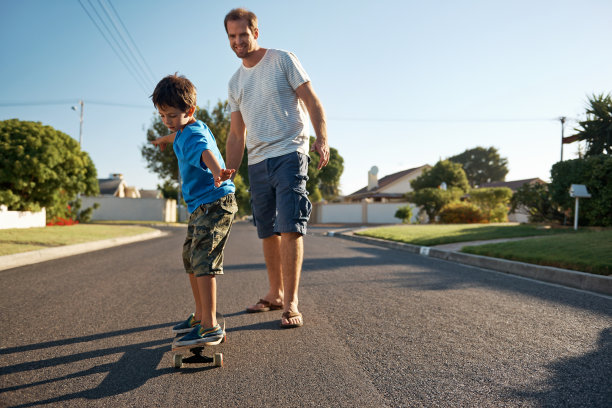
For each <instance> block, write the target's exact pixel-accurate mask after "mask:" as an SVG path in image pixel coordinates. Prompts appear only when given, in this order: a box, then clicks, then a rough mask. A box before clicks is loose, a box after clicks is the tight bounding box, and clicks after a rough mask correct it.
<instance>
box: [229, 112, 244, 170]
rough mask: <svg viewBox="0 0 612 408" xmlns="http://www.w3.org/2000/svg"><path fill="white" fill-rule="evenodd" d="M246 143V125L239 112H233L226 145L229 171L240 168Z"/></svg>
mask: <svg viewBox="0 0 612 408" xmlns="http://www.w3.org/2000/svg"><path fill="white" fill-rule="evenodd" d="M245 143H246V125H245V124H244V120H243V119H242V114H241V113H240V112H239V111H236V112H232V113H231V116H230V131H229V135H228V136H227V142H226V145H225V155H226V162H227V167H228V168H229V169H238V168H240V163H242V156H243V155H244V145H245Z"/></svg>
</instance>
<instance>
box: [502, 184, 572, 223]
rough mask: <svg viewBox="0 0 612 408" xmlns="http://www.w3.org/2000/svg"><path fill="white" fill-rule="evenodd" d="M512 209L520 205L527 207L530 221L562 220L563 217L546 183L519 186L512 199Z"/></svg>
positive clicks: (514, 209)
mask: <svg viewBox="0 0 612 408" xmlns="http://www.w3.org/2000/svg"><path fill="white" fill-rule="evenodd" d="M510 205H511V211H516V210H517V209H518V208H520V207H524V208H526V209H527V212H528V213H529V221H530V222H548V221H560V220H562V219H563V213H561V212H560V211H559V210H558V208H557V206H556V205H555V204H554V203H553V201H552V198H551V196H550V192H549V191H548V185H547V184H544V183H533V184H529V183H525V184H523V185H522V186H521V187H519V188H518V189H517V190H516V192H515V193H514V195H513V196H512V198H511V199H510Z"/></svg>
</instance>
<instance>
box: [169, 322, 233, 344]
mask: <svg viewBox="0 0 612 408" xmlns="http://www.w3.org/2000/svg"><path fill="white" fill-rule="evenodd" d="M224 336H225V332H224V331H223V329H222V328H221V326H220V325H216V326H214V327H211V328H208V329H204V328H203V327H202V325H200V324H198V325H197V326H196V327H194V328H193V330H191V331H190V332H189V334H187V335H185V336H183V337H181V338H180V339H179V340H177V341H176V342H175V343H174V346H176V347H182V346H198V345H204V346H214V345H216V344H219V343H221V342H222V341H223V337H224Z"/></svg>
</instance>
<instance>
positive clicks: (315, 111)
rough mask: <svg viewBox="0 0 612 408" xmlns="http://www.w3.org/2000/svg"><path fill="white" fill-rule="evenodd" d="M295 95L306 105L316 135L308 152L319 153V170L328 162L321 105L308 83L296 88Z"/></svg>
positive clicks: (324, 122) (325, 129)
mask: <svg viewBox="0 0 612 408" xmlns="http://www.w3.org/2000/svg"><path fill="white" fill-rule="evenodd" d="M295 93H296V94H297V96H298V98H300V99H301V100H302V101H303V102H304V105H306V109H307V110H308V115H309V116H310V121H311V122H312V127H313V128H314V131H315V134H316V135H317V139H316V140H315V142H314V144H313V145H312V148H311V149H310V151H313V152H314V151H315V150H316V151H317V153H319V157H320V160H319V165H318V166H317V168H318V169H319V170H321V169H322V168H323V167H325V166H326V165H327V163H328V162H329V145H328V143H327V124H326V121H325V111H324V110H323V105H322V104H321V101H320V100H319V98H318V97H317V94H315V92H314V89H313V88H312V85H311V83H310V81H309V82H306V83H304V84H302V85H300V86H298V88H297V89H296V90H295Z"/></svg>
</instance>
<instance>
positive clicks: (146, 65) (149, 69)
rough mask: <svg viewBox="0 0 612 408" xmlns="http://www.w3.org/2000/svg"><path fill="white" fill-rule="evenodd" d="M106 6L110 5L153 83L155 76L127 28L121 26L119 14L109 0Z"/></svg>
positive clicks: (123, 25) (121, 21)
mask: <svg viewBox="0 0 612 408" xmlns="http://www.w3.org/2000/svg"><path fill="white" fill-rule="evenodd" d="M107 1H108V4H110V6H111V9H112V10H113V12H114V13H115V16H117V20H119V23H120V24H121V26H122V27H123V29H124V30H125V32H126V33H127V35H128V37H129V38H130V41H131V42H132V44H133V45H134V48H135V49H136V52H137V53H138V55H139V56H140V59H141V60H142V62H143V63H144V65H145V67H147V70H148V71H149V74H150V75H151V78H153V82H155V78H156V77H155V74H154V73H153V71H152V70H151V67H150V66H149V64H148V63H147V60H146V59H145V58H144V57H143V56H142V53H141V52H140V49H139V48H138V45H136V41H134V39H133V38H132V35H131V34H130V32H129V30H128V29H127V27H126V26H125V24H123V20H122V19H121V17H120V16H119V13H117V10H116V9H115V6H113V3H112V2H111V1H110V0H107Z"/></svg>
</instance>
